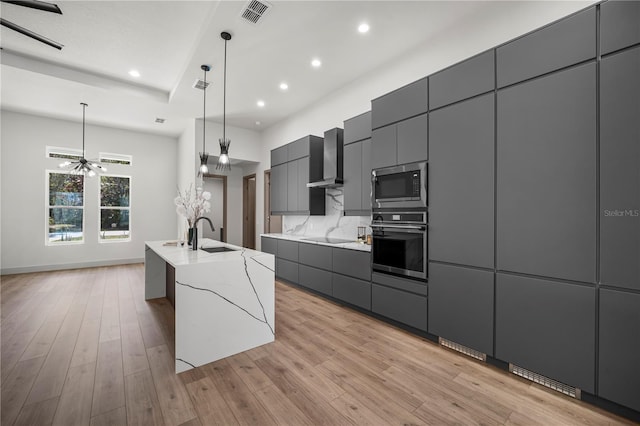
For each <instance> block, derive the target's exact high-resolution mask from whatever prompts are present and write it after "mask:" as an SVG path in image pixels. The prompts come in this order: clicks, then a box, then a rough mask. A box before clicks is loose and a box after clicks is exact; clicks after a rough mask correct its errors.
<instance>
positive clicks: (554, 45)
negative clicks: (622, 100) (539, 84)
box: [496, 7, 596, 87]
mask: <svg viewBox="0 0 640 426" xmlns="http://www.w3.org/2000/svg"><path fill="white" fill-rule="evenodd" d="M595 56H596V8H595V7H592V8H590V9H587V10H584V11H582V12H579V13H577V14H575V15H572V16H570V17H568V18H564V19H562V20H560V21H557V22H555V23H553V24H551V25H548V26H546V27H543V28H541V29H539V30H536V31H534V32H531V33H529V34H526V35H524V36H522V37H520V38H517V39H515V40H513V41H511V42H509V43H507V44H504V45H502V46H500V47H498V48H497V49H496V62H497V69H496V74H497V83H498V87H504V86H508V85H510V84H513V83H517V82H519V81H523V80H527V79H529V78H533V77H537V76H540V75H543V74H546V73H548V72H551V71H555V70H558V69H561V68H564V67H567V66H570V65H573V64H577V63H580V62H582V61H586V60H589V59H593V58H595Z"/></svg>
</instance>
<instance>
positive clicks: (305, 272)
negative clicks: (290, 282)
mask: <svg viewBox="0 0 640 426" xmlns="http://www.w3.org/2000/svg"><path fill="white" fill-rule="evenodd" d="M298 268H299V272H298V280H299V281H298V284H300V285H301V286H303V287H307V288H310V289H311V290H315V291H318V292H320V293H323V294H326V295H328V296H331V293H332V291H331V288H332V286H331V282H332V281H331V272H329V271H324V270H322V269H317V268H312V267H310V266H306V265H299V266H298Z"/></svg>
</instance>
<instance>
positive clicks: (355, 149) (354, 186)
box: [343, 142, 362, 213]
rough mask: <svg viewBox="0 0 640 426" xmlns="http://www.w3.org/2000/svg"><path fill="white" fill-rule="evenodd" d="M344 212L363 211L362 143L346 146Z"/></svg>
mask: <svg viewBox="0 0 640 426" xmlns="http://www.w3.org/2000/svg"><path fill="white" fill-rule="evenodd" d="M343 190H344V210H345V213H346V212H347V211H348V210H361V209H362V143H361V142H356V143H352V144H349V145H345V146H344V188H343Z"/></svg>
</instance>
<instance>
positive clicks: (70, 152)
mask: <svg viewBox="0 0 640 426" xmlns="http://www.w3.org/2000/svg"><path fill="white" fill-rule="evenodd" d="M51 154H54V156H52V155H51ZM46 157H47V158H52V159H54V160H64V159H67V160H72V161H77V160H79V159H80V158H82V150H81V149H76V148H63V147H59V146H50V145H47V149H46Z"/></svg>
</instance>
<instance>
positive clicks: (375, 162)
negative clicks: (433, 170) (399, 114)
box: [371, 114, 429, 169]
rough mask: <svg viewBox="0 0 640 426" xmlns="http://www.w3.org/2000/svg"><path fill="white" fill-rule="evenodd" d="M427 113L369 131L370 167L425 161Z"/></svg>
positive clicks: (426, 150)
mask: <svg viewBox="0 0 640 426" xmlns="http://www.w3.org/2000/svg"><path fill="white" fill-rule="evenodd" d="M428 135H429V120H428V114H422V115H419V116H417V117H413V118H410V119H408V120H404V121H400V122H399V123H396V124H390V125H388V126H385V127H381V128H379V129H375V130H373V131H372V132H371V167H372V168H374V169H377V168H380V167H390V166H396V165H399V164H407V163H415V162H418V161H427V160H428V158H429V155H428V144H427V138H428Z"/></svg>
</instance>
